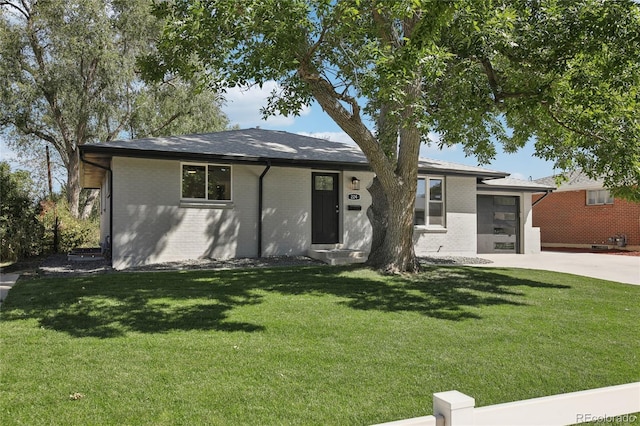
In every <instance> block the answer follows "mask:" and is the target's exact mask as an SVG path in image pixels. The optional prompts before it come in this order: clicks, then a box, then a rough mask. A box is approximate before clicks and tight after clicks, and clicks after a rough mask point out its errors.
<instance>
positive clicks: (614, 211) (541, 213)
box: [533, 190, 640, 247]
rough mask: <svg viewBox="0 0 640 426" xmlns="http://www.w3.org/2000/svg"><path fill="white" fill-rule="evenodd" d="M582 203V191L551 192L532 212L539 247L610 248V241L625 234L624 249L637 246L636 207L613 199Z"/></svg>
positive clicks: (639, 211)
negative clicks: (595, 203) (577, 246)
mask: <svg viewBox="0 0 640 426" xmlns="http://www.w3.org/2000/svg"><path fill="white" fill-rule="evenodd" d="M540 197H541V195H537V194H536V195H534V201H535V200H537V199H539V198H540ZM586 200H587V194H586V191H585V190H579V191H561V192H554V193H552V194H550V195H549V196H547V197H546V198H545V199H544V200H542V201H541V202H540V203H539V204H537V205H536V206H535V207H534V208H533V226H538V227H540V229H541V240H542V244H543V245H545V244H552V245H555V246H560V245H566V246H568V247H571V246H573V245H585V246H590V245H602V244H607V245H610V242H609V238H610V237H613V236H614V235H616V234H626V236H627V245H628V246H640V203H631V202H628V201H625V200H620V199H614V203H613V204H605V205H594V206H588V205H587V201H586Z"/></svg>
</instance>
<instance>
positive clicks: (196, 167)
mask: <svg viewBox="0 0 640 426" xmlns="http://www.w3.org/2000/svg"><path fill="white" fill-rule="evenodd" d="M181 195H182V198H183V199H191V200H210V201H231V166H220V165H215V164H183V165H182V194H181Z"/></svg>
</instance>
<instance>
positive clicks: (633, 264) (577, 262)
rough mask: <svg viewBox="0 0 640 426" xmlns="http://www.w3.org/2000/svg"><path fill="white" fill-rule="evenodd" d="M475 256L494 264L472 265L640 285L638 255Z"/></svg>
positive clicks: (542, 254) (564, 253) (639, 261)
mask: <svg viewBox="0 0 640 426" xmlns="http://www.w3.org/2000/svg"><path fill="white" fill-rule="evenodd" d="M478 257H481V258H483V259H489V260H491V261H493V262H494V263H490V264H485V265H474V266H487V267H494V268H495V267H498V268H500V267H506V268H527V269H540V270H546V271H555V272H566V273H569V274H575V275H583V276H585V277H593V278H600V279H603V280H609V281H617V282H620V283H626V284H635V285H640V257H638V256H621V255H612V254H599V253H566V252H551V251H544V252H542V253H539V254H481V255H478Z"/></svg>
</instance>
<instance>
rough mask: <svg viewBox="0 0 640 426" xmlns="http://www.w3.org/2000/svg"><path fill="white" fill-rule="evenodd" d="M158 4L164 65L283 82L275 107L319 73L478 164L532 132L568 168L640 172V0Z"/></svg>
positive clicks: (304, 97)
mask: <svg viewBox="0 0 640 426" xmlns="http://www.w3.org/2000/svg"><path fill="white" fill-rule="evenodd" d="M156 13H158V14H161V15H162V16H163V17H164V18H166V19H168V21H167V26H166V28H165V31H164V36H163V38H162V41H161V44H160V52H159V54H158V55H157V56H156V57H155V60H156V61H155V62H156V63H158V64H160V65H161V68H160V69H162V72H163V73H164V72H179V73H181V74H183V75H188V76H191V75H193V74H194V73H196V72H203V71H204V72H205V75H206V76H207V78H208V81H209V83H210V84H212V85H213V86H214V87H221V86H233V85H238V84H262V83H264V82H266V81H268V80H275V81H277V82H279V83H280V86H281V87H283V88H284V90H282V91H281V92H279V93H275V94H274V96H272V97H271V98H270V103H269V105H268V106H267V107H266V108H265V111H264V112H265V113H266V114H276V113H284V114H295V113H297V112H298V111H300V109H301V108H302V107H303V106H304V105H305V104H307V103H308V102H310V100H311V93H312V91H311V90H310V86H311V85H312V84H313V82H315V81H320V80H322V81H323V82H324V84H326V85H328V87H331V88H332V90H331V96H333V99H334V101H335V102H336V103H339V104H340V105H346V106H347V107H348V108H346V110H345V111H343V114H347V117H346V118H348V114H351V119H355V118H357V119H358V120H360V119H363V118H367V117H361V116H360V114H365V115H367V116H368V118H370V119H373V120H374V121H376V120H384V122H385V123H386V124H385V126H391V127H390V128H395V129H396V130H395V131H396V133H397V132H398V131H399V130H398V129H401V128H403V127H416V128H418V129H419V130H420V132H421V133H422V134H423V135H427V134H428V133H429V132H438V133H439V134H440V135H441V141H440V143H441V145H454V144H462V145H463V147H464V150H465V152H467V153H468V154H470V155H475V156H476V157H478V159H479V161H481V162H486V161H489V160H490V159H491V158H492V157H493V156H494V155H495V152H496V144H499V145H502V146H503V147H504V149H505V150H507V151H509V152H511V151H514V150H517V149H518V148H520V147H522V146H524V145H525V144H526V143H527V141H528V140H530V139H534V140H536V141H537V144H536V146H537V147H538V155H539V156H541V157H544V158H547V159H552V160H555V161H556V164H557V166H558V167H560V168H571V167H576V166H579V167H581V168H583V169H585V171H591V172H593V173H594V174H601V175H603V176H604V177H605V179H606V181H607V184H608V185H610V186H612V187H634V186H636V187H637V186H638V182H640V172H638V162H639V160H638V159H639V158H640V157H638V155H639V154H638V140H640V130H639V128H638V126H639V125H638V119H637V118H636V117H637V113H636V112H637V111H638V96H639V95H638V94H639V93H640V82H639V81H638V76H639V75H640V69H639V66H640V65H638V64H639V62H638V60H637V58H638V57H640V36H639V35H638V32H639V31H640V30H639V29H640V5H638V3H637V2H633V1H631V0H622V1H617V2H602V1H596V0H580V1H575V0H545V1H539V2H530V1H528V0H460V1H456V2H422V1H418V0H396V1H384V2H382V1H376V0H344V1H338V2H330V1H326V0H323V1H320V0H317V1H311V2H308V1H305V2H303V1H297V0H288V1H284V2H283V1H264V2H258V1H251V2H243V3H242V5H237V4H236V2H233V1H210V2H196V3H193V2H184V1H177V2H174V3H171V4H169V3H166V2H161V3H159V4H158V5H157V7H156ZM302 70H304V72H302ZM153 71H157V70H153ZM159 75H161V73H158V72H156V77H158V76H159ZM302 75H304V76H305V78H302ZM416 79H419V80H420V81H421V82H422V84H421V93H420V96H417V97H416V96H413V95H412V94H411V93H410V91H409V90H408V87H410V86H411V84H412V83H411V82H412V81H415V80H416ZM354 100H357V108H356V107H355V104H354V103H353V102H354ZM345 102H347V104H345ZM341 125H343V126H347V127H348V125H347V124H346V122H344V123H342V124H341ZM378 125H381V122H378ZM378 130H380V129H378ZM365 133H366V132H361V134H362V135H364V134H365ZM381 134H387V132H386V131H385V132H378V135H381ZM363 137H364V136H363ZM357 139H358V137H356V141H357V142H358V143H360V142H364V139H363V140H357ZM393 139H394V138H393V137H389V140H393ZM378 143H379V144H385V146H386V147H385V149H384V151H385V153H386V155H387V157H388V158H395V155H396V154H397V151H396V150H395V149H390V147H392V146H391V145H394V144H391V145H389V143H387V142H383V141H378ZM401 143H402V142H401ZM364 145H366V144H364V143H363V144H362V145H361V146H364ZM364 149H365V152H366V153H367V154H368V155H369V154H372V153H373V151H371V152H369V150H370V149H373V150H375V149H374V147H368V148H364Z"/></svg>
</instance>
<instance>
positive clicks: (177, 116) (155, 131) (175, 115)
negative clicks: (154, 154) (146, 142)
mask: <svg viewBox="0 0 640 426" xmlns="http://www.w3.org/2000/svg"><path fill="white" fill-rule="evenodd" d="M188 113H189V112H188V111H185V112H176V113H175V114H173V115H172V116H171V117H169V119H168V120H167V121H165V122H164V123H163V124H162V125H161V126H160V127H158V128H156V129H154V130H152V131H151V135H153V136H155V135H158V134H159V133H160V131H161V130H162V129H164V128H165V127H167V126H168V125H169V124H171V123H173V122H174V121H176V120H177V119H178V118H180V117H182V116H183V115H185V114H188Z"/></svg>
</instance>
